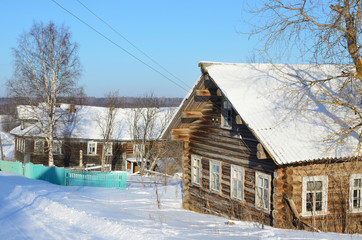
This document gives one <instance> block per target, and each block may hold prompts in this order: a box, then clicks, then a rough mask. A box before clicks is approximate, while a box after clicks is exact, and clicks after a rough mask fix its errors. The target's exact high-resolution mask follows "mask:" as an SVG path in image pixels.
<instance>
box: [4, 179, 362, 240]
mask: <svg viewBox="0 0 362 240" xmlns="http://www.w3.org/2000/svg"><path fill="white" fill-rule="evenodd" d="M132 180H133V181H134V180H139V179H138V178H136V179H135V178H134V177H133V179H132ZM157 192H158V196H159V201H160V207H158V204H157V194H156V188H155V185H152V186H145V187H143V186H142V184H139V183H134V182H132V183H129V184H128V188H127V190H117V189H104V188H91V187H65V186H58V185H53V184H50V183H47V182H44V181H39V180H31V179H27V178H25V177H22V176H18V175H15V174H11V173H4V172H0V226H1V230H0V239H107V240H108V239H127V240H128V239H207V240H209V239H361V238H362V235H343V234H335V233H312V232H306V231H293V230H282V229H276V228H272V227H268V226H266V227H265V228H264V229H262V227H261V226H260V225H259V224H258V223H253V222H241V221H235V222H234V223H235V224H234V225H229V224H227V223H228V220H227V219H225V218H221V217H216V216H211V215H206V214H198V213H195V212H191V211H186V210H183V209H182V208H181V190H180V187H179V185H178V184H175V183H174V184H171V185H168V186H161V185H159V186H158V187H157Z"/></svg>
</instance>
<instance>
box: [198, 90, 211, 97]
mask: <svg viewBox="0 0 362 240" xmlns="http://www.w3.org/2000/svg"><path fill="white" fill-rule="evenodd" d="M195 92H196V95H197V96H211V93H210V91H209V89H196V90H195Z"/></svg>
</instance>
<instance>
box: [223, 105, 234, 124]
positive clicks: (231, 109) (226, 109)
mask: <svg viewBox="0 0 362 240" xmlns="http://www.w3.org/2000/svg"><path fill="white" fill-rule="evenodd" d="M225 103H227V105H228V107H225ZM228 110H230V111H231V121H230V126H229V124H228V126H225V116H226V114H225V111H228ZM232 113H233V107H232V106H231V103H230V102H229V101H228V100H227V99H224V100H223V101H222V108H221V128H224V129H232V127H233V119H232Z"/></svg>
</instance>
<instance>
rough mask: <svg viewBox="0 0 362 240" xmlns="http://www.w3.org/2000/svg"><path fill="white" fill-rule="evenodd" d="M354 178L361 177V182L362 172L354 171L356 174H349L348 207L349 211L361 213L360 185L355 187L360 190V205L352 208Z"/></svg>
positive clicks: (361, 196) (361, 197)
mask: <svg viewBox="0 0 362 240" xmlns="http://www.w3.org/2000/svg"><path fill="white" fill-rule="evenodd" d="M355 179H361V182H362V174H361V173H356V174H352V175H351V176H350V180H349V209H350V212H351V213H361V212H362V185H361V187H359V188H357V189H358V190H359V191H360V193H359V194H360V196H359V198H360V206H359V207H358V208H354V207H353V200H354V199H353V191H354V190H355V187H354V180H355Z"/></svg>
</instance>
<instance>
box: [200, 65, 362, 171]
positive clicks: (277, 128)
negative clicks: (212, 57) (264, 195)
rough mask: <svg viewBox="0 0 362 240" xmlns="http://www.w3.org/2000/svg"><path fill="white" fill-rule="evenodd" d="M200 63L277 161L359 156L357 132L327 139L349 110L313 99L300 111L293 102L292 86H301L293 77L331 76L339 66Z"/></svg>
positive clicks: (318, 77) (289, 161)
mask: <svg viewBox="0 0 362 240" xmlns="http://www.w3.org/2000/svg"><path fill="white" fill-rule="evenodd" d="M200 64H201V66H202V67H204V68H205V69H206V70H207V72H208V73H209V75H210V76H211V78H212V79H213V80H214V82H215V83H216V84H217V85H218V86H219V88H220V89H221V91H222V92H223V94H224V95H225V96H226V97H227V98H228V99H229V101H230V102H231V104H232V106H233V107H234V109H235V110H236V111H237V112H238V114H239V115H240V116H241V118H242V119H243V121H244V122H245V123H246V124H247V125H248V126H249V127H250V128H251V129H252V130H253V131H254V132H255V133H256V136H257V137H258V138H259V140H260V141H261V143H263V146H264V147H266V149H267V150H268V151H269V153H271V155H272V157H273V158H274V160H275V161H276V163H277V164H289V163H295V162H303V161H311V160H316V159H326V158H344V157H353V156H355V154H356V150H357V144H358V138H355V136H354V135H353V134H352V135H351V136H350V137H349V138H347V139H346V140H345V141H344V142H343V144H341V145H336V144H334V142H331V141H325V140H326V139H328V138H329V137H330V136H331V135H333V134H334V136H335V135H336V134H335V132H336V131H337V130H338V129H339V128H340V127H341V126H340V125H339V124H341V123H340V121H339V120H338V119H339V118H341V116H342V115H343V114H345V116H347V115H348V114H349V113H346V112H338V111H331V110H330V109H328V108H327V107H326V106H321V104H316V103H314V102H313V101H312V102H311V103H310V104H309V105H308V106H307V107H308V109H306V110H307V111H304V112H303V114H302V113H300V114H298V113H296V111H295V109H294V108H293V106H292V104H291V103H293V101H294V100H295V99H292V98H290V96H293V95H289V94H290V93H291V91H295V92H296V91H300V88H299V86H298V85H297V84H293V85H292V84H291V83H292V82H293V83H295V82H298V81H299V82H300V80H299V79H300V78H302V79H307V80H315V79H326V78H328V77H330V75H331V74H335V73H340V72H341V69H339V68H338V67H337V66H334V65H322V66H318V67H315V66H314V65H283V64H278V65H272V64H247V63H240V64H233V63H210V62H203V63H200ZM287 85H288V86H289V87H288V88H286V86H287ZM330 87H331V88H332V89H333V86H330ZM308 97H310V96H308ZM338 122H339V123H338Z"/></svg>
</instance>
